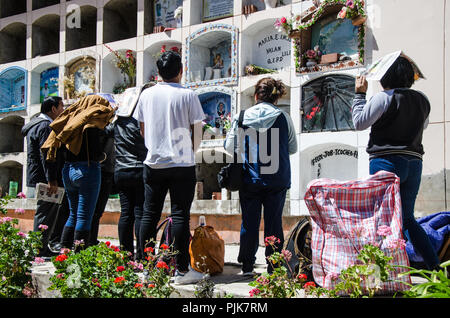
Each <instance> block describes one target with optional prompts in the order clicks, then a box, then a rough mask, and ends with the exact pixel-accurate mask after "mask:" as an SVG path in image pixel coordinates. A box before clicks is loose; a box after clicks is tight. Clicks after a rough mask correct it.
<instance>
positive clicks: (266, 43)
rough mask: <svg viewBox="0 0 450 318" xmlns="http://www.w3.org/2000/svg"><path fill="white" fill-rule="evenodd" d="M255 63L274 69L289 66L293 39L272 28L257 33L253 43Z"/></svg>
mask: <svg viewBox="0 0 450 318" xmlns="http://www.w3.org/2000/svg"><path fill="white" fill-rule="evenodd" d="M253 52H257V53H255V55H254V57H253V62H252V63H253V64H256V65H258V66H261V67H264V68H268V69H272V70H281V69H282V68H285V67H289V66H290V63H291V41H290V39H289V37H288V36H287V35H285V34H282V33H279V32H277V31H276V30H275V29H273V28H270V31H267V30H264V31H263V32H261V33H259V34H258V35H256V37H255V40H254V45H253Z"/></svg>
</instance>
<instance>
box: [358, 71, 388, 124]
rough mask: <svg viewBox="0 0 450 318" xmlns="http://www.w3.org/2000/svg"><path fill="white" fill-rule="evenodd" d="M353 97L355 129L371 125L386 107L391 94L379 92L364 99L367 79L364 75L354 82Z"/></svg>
mask: <svg viewBox="0 0 450 318" xmlns="http://www.w3.org/2000/svg"><path fill="white" fill-rule="evenodd" d="M355 92H356V95H355V98H354V99H353V105H352V120H353V125H354V126H355V129H356V130H365V129H367V128H369V127H370V126H372V125H373V124H374V123H375V122H376V121H377V120H378V119H380V117H381V116H382V115H383V114H384V113H385V111H386V110H387V109H388V107H389V105H390V103H391V100H392V95H389V94H388V93H386V92H381V93H378V94H376V95H375V96H373V97H372V98H371V99H370V100H369V101H368V102H367V101H366V92H367V81H366V79H365V77H364V76H362V77H358V78H357V79H356V82H355Z"/></svg>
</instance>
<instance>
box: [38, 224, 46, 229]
mask: <svg viewBox="0 0 450 318" xmlns="http://www.w3.org/2000/svg"><path fill="white" fill-rule="evenodd" d="M38 228H39V229H40V230H44V231H45V230H47V229H48V226H47V225H45V224H41V225H39V227H38Z"/></svg>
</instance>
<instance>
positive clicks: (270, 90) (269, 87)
mask: <svg viewBox="0 0 450 318" xmlns="http://www.w3.org/2000/svg"><path fill="white" fill-rule="evenodd" d="M284 94H286V87H285V86H284V84H283V82H282V81H281V80H275V79H273V78H271V77H265V78H262V79H260V80H259V81H258V83H256V85H255V95H256V99H257V100H258V101H260V102H267V103H271V104H273V103H275V102H276V101H277V100H278V99H279V98H280V97H282V96H283V95H284Z"/></svg>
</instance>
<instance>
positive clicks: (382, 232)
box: [377, 225, 392, 237]
mask: <svg viewBox="0 0 450 318" xmlns="http://www.w3.org/2000/svg"><path fill="white" fill-rule="evenodd" d="M377 235H379V236H384V237H386V236H389V235H392V231H391V228H390V227H389V226H387V225H381V226H380V227H379V228H378V230H377Z"/></svg>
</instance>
